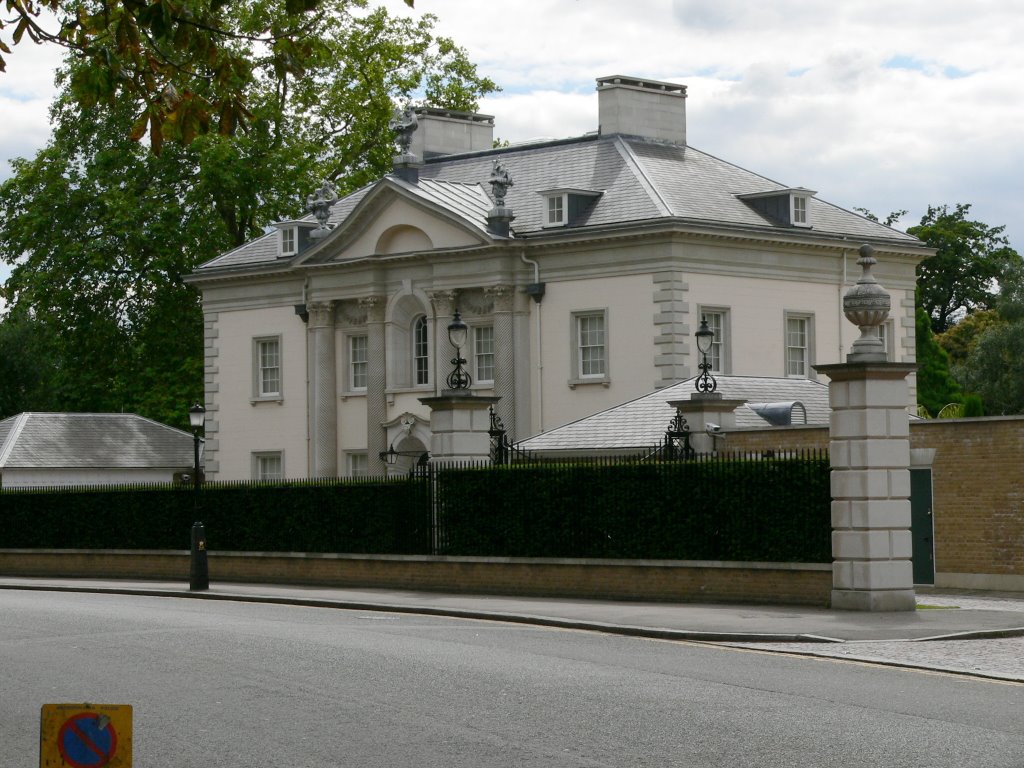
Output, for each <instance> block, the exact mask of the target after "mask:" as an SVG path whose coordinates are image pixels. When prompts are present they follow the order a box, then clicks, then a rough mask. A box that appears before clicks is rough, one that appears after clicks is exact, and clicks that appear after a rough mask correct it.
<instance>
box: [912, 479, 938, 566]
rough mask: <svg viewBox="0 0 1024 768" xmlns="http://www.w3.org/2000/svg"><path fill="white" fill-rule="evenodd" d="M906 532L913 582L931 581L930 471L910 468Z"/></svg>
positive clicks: (932, 534) (932, 525)
mask: <svg viewBox="0 0 1024 768" xmlns="http://www.w3.org/2000/svg"><path fill="white" fill-rule="evenodd" d="M910 534H911V538H912V540H913V563H914V583H915V584H934V583H935V525H934V522H933V518H932V471H931V469H912V470H910Z"/></svg>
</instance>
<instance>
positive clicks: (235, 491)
mask: <svg viewBox="0 0 1024 768" xmlns="http://www.w3.org/2000/svg"><path fill="white" fill-rule="evenodd" d="M429 500H430V496H429V489H428V487H427V486H426V483H425V481H423V480H422V479H406V478H403V479H400V480H383V479H381V480H378V481H375V482H358V483H347V482H316V483H295V484H281V485H262V484H246V485H207V486H203V487H202V488H201V489H200V491H199V492H198V493H196V492H195V491H193V490H192V489H191V488H182V487H171V486H148V487H132V488H110V489H98V490H92V489H84V488H82V489H76V490H54V491H16V490H7V491H4V492H2V493H0V519H2V520H3V521H4V525H3V526H2V527H0V548H26V549H51V548H52V549H188V548H189V545H190V532H191V529H192V523H193V522H195V521H196V520H201V521H202V522H203V523H204V525H205V526H206V538H207V542H208V546H209V548H210V549H211V550H216V549H220V550H225V551H227V550H238V551H251V552H360V553H366V554H429V552H430V510H429Z"/></svg>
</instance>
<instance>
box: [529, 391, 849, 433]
mask: <svg viewBox="0 0 1024 768" xmlns="http://www.w3.org/2000/svg"><path fill="white" fill-rule="evenodd" d="M715 378H716V381H717V383H718V389H717V391H718V392H719V393H721V394H722V396H723V397H725V398H726V399H735V400H745V401H746V402H747V405H741V406H740V407H739V408H737V409H736V426H737V428H740V429H744V428H757V427H769V426H771V425H770V424H769V422H768V421H766V420H765V419H764V418H762V417H761V416H759V415H758V414H757V413H756V412H755V411H754V410H753V409H751V408H750V404H757V403H792V402H799V403H801V404H802V405H803V406H804V408H805V409H806V412H807V424H808V425H817V426H826V425H828V423H829V404H828V386H827V385H825V384H822V383H821V382H817V381H811V380H809V379H789V378H772V377H764V376H724V375H722V376H716V377H715ZM695 391H696V390H695V388H694V379H692V378H691V379H686V380H685V381H681V382H679V383H677V384H673V385H672V386H670V387H665V388H664V389H659V390H656V391H654V392H651V393H650V394H647V395H643V396H641V397H638V398H636V399H635V400H630V401H629V402H626V403H622V404H621V405H616V406H613V407H611V408H608V409H605V410H603V411H599V412H598V413H595V414H592V415H590V416H585V417H584V418H582V419H578V420H577V421H573V422H570V423H569V424H565V425H563V426H561V427H557V428H555V429H552V430H549V431H547V432H542V433H541V434H539V435H535V436H534V437H531V438H528V439H526V440H523V441H522V442H520V443H519V446H520V447H522V448H525V449H527V450H530V451H618V450H627V449H630V450H639V449H644V448H652V447H654V446H656V445H658V444H660V443H661V442H662V439H663V438H664V435H665V430H666V429H667V428H668V424H669V421H670V420H671V419H672V417H673V416H674V415H675V409H673V408H672V406H670V405H669V401H673V400H688V399H690V396H691V395H693V393H694V392H695Z"/></svg>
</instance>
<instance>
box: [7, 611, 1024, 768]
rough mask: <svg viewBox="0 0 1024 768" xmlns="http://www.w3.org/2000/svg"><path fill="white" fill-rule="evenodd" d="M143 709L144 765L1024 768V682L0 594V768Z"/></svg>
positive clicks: (698, 649)
mask: <svg viewBox="0 0 1024 768" xmlns="http://www.w3.org/2000/svg"><path fill="white" fill-rule="evenodd" d="M79 701H92V702H98V703H108V704H131V705H132V706H133V707H134V757H135V765H137V766H140V768H143V767H144V768H163V767H164V766H166V767H167V768H172V767H173V768H192V767H193V766H195V767H197V768H198V767H199V766H217V767H218V768H235V767H238V768H241V767H242V766H245V767H246V768H250V767H253V766H255V767H259V768H262V767H264V766H266V767H267V768H270V767H271V766H274V767H277V766H287V767H289V768H306V767H307V766H308V767H310V768H313V767H316V768H320V767H321V766H396V767H402V766H439V767H442V766H443V767H444V768H449V767H458V766H474V767H477V766H688V767H692V768H699V767H700V766H729V768H734V767H736V766H815V767H818V766H821V767H826V766H844V768H852V767H856V766H872V767H874V766H887V767H888V766H891V767H892V768H896V767H897V766H930V767H933V768H938V767H941V766H956V767H957V768H960V767H961V766H964V765H978V766H981V765H984V766H988V767H990V768H991V767H998V766H1007V767H1009V766H1017V767H1019V766H1021V765H1024V686H1022V685H1020V684H1015V683H1006V682H996V681H981V680H973V679H969V678H963V677H955V676H951V675H945V674H937V673H926V672H916V671H908V670H899V669H893V668H884V667H875V666H871V665H865V664H861V663H856V662H849V661H839V660H834V659H821V658H817V659H812V658H800V657H792V656H781V655H777V654H772V653H770V652H765V651H752V650H743V649H736V648H726V647H720V646H711V645H698V644H690V643H676V642H664V641H655V640H643V639H635V638H626V637H617V636H611V635H602V634H596V633H588V632H577V631H565V630H557V629H550V628H535V627H530V626H518V625H509V624H499V623H491V622H479V621H468V620H457V619H445V618H435V617H420V616H414V615H399V614H387V613H373V614H371V613H362V612H353V611H342V610H330V609H313V608H301V607H291V606H276V605H255V604H247V603H223V602H206V601H191V600H180V599H169V598H147V597H133V596H119V595H84V594H58V593H47V592H37V593H30V592H0V766H12V768H14V767H16V766H17V767H20V766H32V765H37V764H38V731H39V708H40V706H41V705H42V704H45V703H60V702H79Z"/></svg>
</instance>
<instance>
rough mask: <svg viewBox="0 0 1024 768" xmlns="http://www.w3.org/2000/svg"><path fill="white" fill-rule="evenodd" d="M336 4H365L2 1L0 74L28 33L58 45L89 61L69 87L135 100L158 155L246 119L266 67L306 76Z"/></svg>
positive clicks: (228, 130) (91, 97)
mask: <svg viewBox="0 0 1024 768" xmlns="http://www.w3.org/2000/svg"><path fill="white" fill-rule="evenodd" d="M405 3H406V4H407V5H409V6H412V5H413V0H405ZM339 6H340V7H341V8H342V9H343V10H348V9H349V8H356V9H364V8H366V7H367V6H368V2H367V0H348V2H344V3H338V2H325V1H323V0H146V2H140V1H139V0H131V1H126V2H116V1H114V0H6V3H5V7H6V10H7V13H8V16H7V17H6V18H4V19H0V72H3V71H4V70H5V67H6V61H5V58H4V54H7V55H8V56H9V55H11V53H12V49H11V46H12V45H17V44H19V43H22V42H23V41H24V40H26V39H27V40H30V41H32V42H33V43H45V44H48V45H57V46H62V47H63V48H65V49H66V50H67V51H68V52H69V55H71V56H73V57H75V58H76V59H77V60H78V61H80V62H82V63H84V64H87V66H85V67H82V68H81V69H79V70H78V72H79V76H78V77H77V78H76V80H75V82H74V85H73V94H74V97H75V98H76V100H77V101H78V102H79V103H80V104H81V105H82V106H83V107H89V106H92V105H94V104H97V103H106V104H113V103H114V102H115V101H127V102H129V103H133V104H136V105H138V109H137V110H136V117H137V118H138V120H137V121H136V122H135V129H134V131H133V135H135V136H136V137H139V136H141V135H142V133H144V132H145V131H146V130H147V129H148V131H149V135H150V141H151V147H152V149H153V150H154V151H155V152H157V153H159V151H160V148H161V145H162V143H163V138H164V137H165V136H169V137H172V138H175V139H178V140H180V141H182V142H184V143H186V144H187V143H189V142H190V141H191V140H192V139H193V138H195V137H196V136H198V135H201V134H204V133H207V132H209V131H211V130H212V131H214V132H217V133H220V134H222V135H232V134H234V133H235V132H236V131H237V130H238V129H239V127H244V126H245V125H247V123H248V121H249V119H250V117H251V114H252V101H251V100H250V97H251V95H252V87H253V85H254V84H255V83H256V81H257V80H258V79H259V78H260V77H261V74H262V73H265V72H266V71H272V72H274V73H275V74H276V75H278V76H279V77H280V76H283V75H286V74H287V75H292V76H302V75H304V74H305V73H306V72H307V71H308V69H309V68H310V67H311V65H312V66H315V61H316V60H317V59H318V58H319V57H322V56H323V55H324V54H325V49H324V47H323V45H322V37H321V30H322V29H323V28H324V26H325V25H328V24H330V23H331V22H332V21H333V17H334V15H335V14H336V13H337V12H338V9H339Z"/></svg>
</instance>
